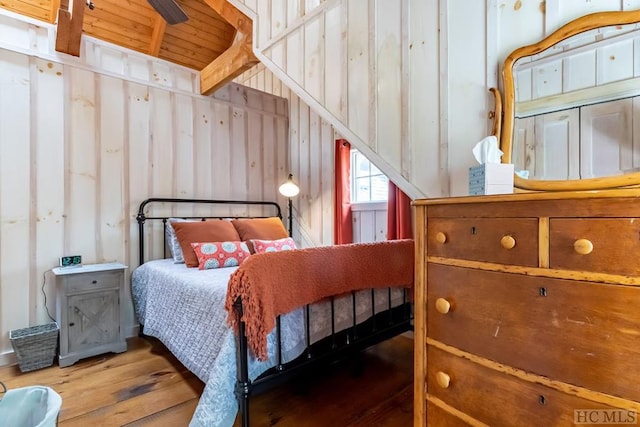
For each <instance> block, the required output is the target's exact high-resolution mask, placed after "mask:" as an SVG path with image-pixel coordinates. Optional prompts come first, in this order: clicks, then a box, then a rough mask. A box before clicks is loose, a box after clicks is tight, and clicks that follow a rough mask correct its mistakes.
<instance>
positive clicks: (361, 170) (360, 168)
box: [355, 153, 371, 177]
mask: <svg viewBox="0 0 640 427" xmlns="http://www.w3.org/2000/svg"><path fill="white" fill-rule="evenodd" d="M355 163H356V176H357V177H360V176H369V175H370V174H371V173H370V172H369V165H371V163H370V162H369V160H367V158H366V157H365V156H363V155H362V154H361V153H356V161H355Z"/></svg>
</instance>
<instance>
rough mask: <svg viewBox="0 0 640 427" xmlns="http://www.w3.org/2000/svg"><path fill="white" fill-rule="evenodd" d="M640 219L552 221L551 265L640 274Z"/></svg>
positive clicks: (550, 238)
mask: <svg viewBox="0 0 640 427" xmlns="http://www.w3.org/2000/svg"><path fill="white" fill-rule="evenodd" d="M639 259H640V218H612V219H609V218H587V219H575V218H563V219H553V218H552V219H551V220H550V221H549V266H550V267H551V268H557V269H568V270H580V271H595V272H601V273H611V274H622V275H640V262H639V261H638V260H639Z"/></svg>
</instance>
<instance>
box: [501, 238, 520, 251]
mask: <svg viewBox="0 0 640 427" xmlns="http://www.w3.org/2000/svg"><path fill="white" fill-rule="evenodd" d="M500 244H501V245H502V247H503V248H505V249H513V248H514V247H515V246H516V239H514V238H513V237H511V236H504V237H503V238H502V239H500Z"/></svg>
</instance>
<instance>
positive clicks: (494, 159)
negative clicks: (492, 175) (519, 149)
mask: <svg viewBox="0 0 640 427" xmlns="http://www.w3.org/2000/svg"><path fill="white" fill-rule="evenodd" d="M503 154H504V153H503V152H502V151H501V150H500V149H499V148H498V138H496V137H495V136H494V135H489V136H487V137H486V138H484V139H483V140H482V141H480V142H478V143H477V144H476V145H475V147H473V155H474V157H475V158H476V160H477V161H478V163H480V164H481V165H482V164H485V163H500V157H502V155H503Z"/></svg>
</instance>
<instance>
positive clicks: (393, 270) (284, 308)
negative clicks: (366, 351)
mask: <svg viewBox="0 0 640 427" xmlns="http://www.w3.org/2000/svg"><path fill="white" fill-rule="evenodd" d="M413 253H414V242H413V240H411V239H405V240H388V241H384V242H377V243H355V244H349V245H338V246H326V247H316V248H309V249H296V250H293V251H282V252H268V253H261V254H255V255H251V256H250V257H249V258H247V259H246V261H244V262H243V263H242V264H241V265H240V267H239V268H238V269H237V270H236V271H235V272H234V273H233V274H232V275H231V278H230V279H229V288H228V290H227V299H226V303H225V308H226V309H227V311H228V313H229V314H228V322H229V324H230V325H231V326H232V327H237V325H238V323H239V320H243V321H244V322H245V326H246V330H245V333H246V335H247V343H248V345H249V349H250V351H252V353H253V354H254V355H256V357H257V358H258V359H260V360H266V359H267V335H268V333H269V332H270V331H271V330H272V329H273V328H274V326H275V320H276V316H278V315H281V314H285V313H289V312H290V311H293V310H294V309H296V308H298V307H302V306H304V305H306V304H311V303H314V302H317V301H320V300H322V299H323V298H327V297H330V296H335V295H341V294H344V293H347V292H351V291H357V290H361V289H369V288H387V287H404V288H411V287H413V264H414V258H413ZM238 297H240V298H242V309H243V316H242V319H238V318H237V315H236V312H235V310H233V304H234V302H235V301H236V300H237V298H238Z"/></svg>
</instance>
